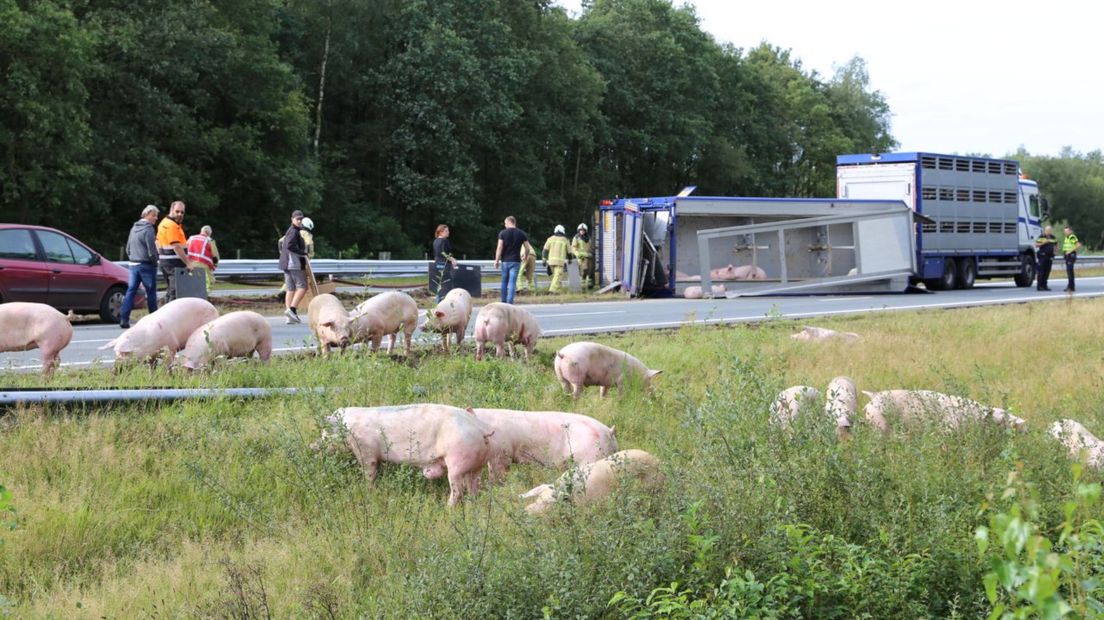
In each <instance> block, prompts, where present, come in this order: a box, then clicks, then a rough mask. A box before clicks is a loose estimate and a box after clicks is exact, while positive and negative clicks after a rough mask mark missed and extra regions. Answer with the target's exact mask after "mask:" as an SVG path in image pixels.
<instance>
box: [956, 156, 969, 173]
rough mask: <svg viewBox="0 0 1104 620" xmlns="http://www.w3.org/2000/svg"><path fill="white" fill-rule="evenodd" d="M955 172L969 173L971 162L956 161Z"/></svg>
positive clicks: (966, 160)
mask: <svg viewBox="0 0 1104 620" xmlns="http://www.w3.org/2000/svg"><path fill="white" fill-rule="evenodd" d="M955 171H957V172H969V171H970V160H968V159H956V160H955Z"/></svg>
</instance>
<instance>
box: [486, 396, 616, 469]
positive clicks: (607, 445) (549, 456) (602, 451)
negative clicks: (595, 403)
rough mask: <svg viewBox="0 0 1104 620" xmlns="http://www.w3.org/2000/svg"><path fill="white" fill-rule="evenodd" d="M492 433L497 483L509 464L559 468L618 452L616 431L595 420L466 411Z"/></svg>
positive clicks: (549, 414) (535, 413) (556, 414)
mask: <svg viewBox="0 0 1104 620" xmlns="http://www.w3.org/2000/svg"><path fill="white" fill-rule="evenodd" d="M468 411H470V412H471V413H472V415H474V416H475V417H477V418H479V419H480V420H481V421H482V422H485V423H486V424H487V426H490V427H491V428H493V429H494V431H495V434H494V437H492V438H491V450H492V455H491V463H490V465H491V475H492V476H494V477H495V478H497V479H500V478H501V477H502V475H504V474H505V473H506V470H507V469H508V468H509V467H510V464H511V463H537V464H540V465H544V466H546V467H550V466H558V467H562V466H563V465H566V464H567V463H568V462H569V461H572V460H574V461H575V462H576V463H592V462H594V461H597V460H598V459H601V458H604V457H606V456H609V455H610V454H613V453H614V452H617V436H616V432H617V431H616V429H614V428H612V427H609V426H606V425H605V424H602V423H601V422H599V421H598V420H595V419H594V418H591V417H588V416H585V415H580V414H578V413H565V412H562V411H514V410H512V409H469V410H468Z"/></svg>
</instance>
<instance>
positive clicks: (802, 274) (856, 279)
mask: <svg viewBox="0 0 1104 620" xmlns="http://www.w3.org/2000/svg"><path fill="white" fill-rule="evenodd" d="M692 191H693V188H687V189H685V190H683V191H682V192H681V193H680V194H679V195H677V196H667V197H655V198H623V199H618V200H610V201H603V203H602V204H601V205H600V206H599V227H598V239H597V241H598V277H599V281H600V282H601V283H602V285H603V286H604V287H607V288H610V289H612V288H617V287H620V289H621V290H622V291H624V292H626V293H628V294H629V295H632V296H637V295H646V296H676V295H677V296H682V295H684V294H685V293H686V289H687V288H689V287H700V290H701V291H702V294H703V296H705V297H711V296H712V297H717V296H721V295H724V296H727V297H737V296H741V295H767V294H785V293H816V294H828V293H845V292H894V291H903V290H905V289H906V288H907V287H908V285H909V280H910V278H911V277H912V276H913V274H914V273H915V272H916V260H917V259H916V256H917V254H916V245H915V238H916V237H915V232H916V226H917V221H920V220H923V219H925V218H924V217H923V216H921V215H918V214H916V213H915V212H914V211H913V210H912V209H910V208H909V206H908V205H906V204H905V203H904V202H902V201H900V200H852V199H793V198H781V199H776V198H727V197H716V196H691V195H689V194H690V193H691V192H692ZM745 266H750V268H748V269H737V268H738V267H745ZM734 274H755V275H753V276H752V277H756V278H757V279H734V278H733V275H734ZM764 276H765V277H764Z"/></svg>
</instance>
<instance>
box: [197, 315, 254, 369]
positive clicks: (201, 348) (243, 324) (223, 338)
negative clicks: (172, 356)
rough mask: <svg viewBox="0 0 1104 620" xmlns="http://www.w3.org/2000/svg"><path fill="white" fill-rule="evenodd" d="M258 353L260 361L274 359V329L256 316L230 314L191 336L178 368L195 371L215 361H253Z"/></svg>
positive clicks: (201, 328) (202, 327)
mask: <svg viewBox="0 0 1104 620" xmlns="http://www.w3.org/2000/svg"><path fill="white" fill-rule="evenodd" d="M254 351H256V352H257V355H259V356H260V358H261V361H264V362H267V361H268V358H269V357H271V356H272V326H271V325H269V324H268V321H267V320H265V318H264V317H263V316H261V315H259V314H257V313H256V312H250V311H249V310H242V311H239V312H230V313H229V314H224V315H222V316H220V317H219V318H217V319H215V320H214V321H211V322H210V323H207V324H206V325H203V326H201V327H200V328H199V329H197V330H195V331H194V332H192V335H191V336H190V337H189V338H188V342H187V343H186V344H185V345H184V350H183V351H181V352H180V357H179V359H178V362H179V365H180V366H182V367H184V368H186V369H188V370H196V369H198V368H203V367H204V366H206V365H207V364H209V363H210V362H211V361H212V360H213V359H214V358H216V357H220V356H221V357H227V358H230V357H253V352H254Z"/></svg>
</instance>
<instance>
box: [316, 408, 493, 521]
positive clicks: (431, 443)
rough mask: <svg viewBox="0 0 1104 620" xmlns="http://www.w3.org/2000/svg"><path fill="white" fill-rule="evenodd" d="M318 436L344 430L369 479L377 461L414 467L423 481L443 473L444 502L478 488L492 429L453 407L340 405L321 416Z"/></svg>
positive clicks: (454, 501) (373, 475)
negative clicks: (446, 484) (446, 489)
mask: <svg viewBox="0 0 1104 620" xmlns="http://www.w3.org/2000/svg"><path fill="white" fill-rule="evenodd" d="M326 420H327V421H328V422H329V423H330V428H329V429H325V430H324V431H323V438H324V439H325V438H327V437H329V436H330V435H331V434H333V433H340V432H341V429H342V428H345V429H347V430H348V434H347V435H346V436H345V440H346V443H347V444H348V446H349V448H350V449H351V450H352V451H353V454H354V455H355V456H356V459H357V462H359V463H360V465H361V467H363V468H364V473H365V476H366V477H367V478H368V480H369V482H374V481H375V479H376V474H377V473H378V470H379V464H380V462H385V463H400V464H403V465H413V466H414V467H420V468H421V469H422V474H423V475H424V476H425V477H426V478H429V479H434V478H439V477H441V476H442V475H444V474H446V473H447V474H448V481H449V499H448V504H449V506H455V505H456V504H457V503H459V502H460V500H461V499H462V498H463V496H464V494H465V493H468V494H472V495H474V494H475V493H477V492H478V491H479V476H480V473H481V472H482V470H483V468H484V467H485V466H486V465H487V463H488V461H489V460H490V457H491V447H490V439H491V437H493V435H494V433H495V431H494V430H493V429H491V428H490V427H488V426H487V425H486V424H484V423H483V422H482V421H480V420H479V419H478V418H476V417H475V416H473V415H472V414H471V413H469V412H467V411H465V410H463V409H460V408H458V407H449V406H447V405H432V404H421V405H396V406H391V407H345V408H344V409H338V410H337V411H335V412H334V413H333V415H331V416H329V417H327V418H326Z"/></svg>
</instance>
